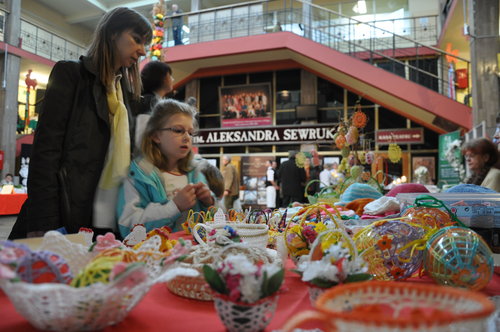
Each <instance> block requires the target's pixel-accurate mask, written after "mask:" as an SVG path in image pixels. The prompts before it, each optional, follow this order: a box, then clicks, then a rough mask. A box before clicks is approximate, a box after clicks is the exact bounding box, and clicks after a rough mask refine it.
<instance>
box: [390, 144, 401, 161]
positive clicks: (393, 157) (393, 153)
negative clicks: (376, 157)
mask: <svg viewBox="0 0 500 332" xmlns="http://www.w3.org/2000/svg"><path fill="white" fill-rule="evenodd" d="M387 154H388V155H389V160H390V161H391V162H393V163H398V162H399V161H400V160H401V154H402V152H401V148H400V147H399V145H397V144H395V143H391V144H389V150H388V151H387Z"/></svg>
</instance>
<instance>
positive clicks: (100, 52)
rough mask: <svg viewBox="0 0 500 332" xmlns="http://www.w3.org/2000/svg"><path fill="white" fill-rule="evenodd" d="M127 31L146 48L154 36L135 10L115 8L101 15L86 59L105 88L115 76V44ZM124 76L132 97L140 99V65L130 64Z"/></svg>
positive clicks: (144, 19)
mask: <svg viewBox="0 0 500 332" xmlns="http://www.w3.org/2000/svg"><path fill="white" fill-rule="evenodd" d="M127 30H132V31H133V32H134V33H136V34H138V35H139V36H142V37H143V38H144V40H145V42H146V44H148V43H150V42H151V38H152V34H153V32H152V27H151V23H150V22H149V21H148V20H147V19H146V18H145V17H144V16H142V15H141V14H139V13H138V12H136V11H135V10H133V9H129V8H125V7H119V8H115V9H113V10H111V11H109V12H107V13H106V14H104V16H103V17H102V18H101V20H100V21H99V23H98V24H97V27H96V29H95V31H94V37H93V39H92V42H91V43H90V46H89V49H88V52H87V56H88V57H90V58H91V59H92V61H93V62H94V63H95V65H96V68H97V73H98V75H99V77H98V78H99V80H100V81H101V82H102V84H103V85H104V86H105V87H106V88H107V87H108V86H111V84H112V83H113V80H114V78H115V75H116V72H115V64H116V61H117V59H118V57H119V54H118V52H117V50H116V45H115V40H116V38H117V37H118V36H119V35H120V34H121V33H122V32H124V31H127ZM125 74H126V75H127V78H128V80H129V82H130V86H131V87H132V93H133V95H134V97H135V98H136V99H139V98H140V95H141V76H140V73H139V64H138V63H137V62H136V63H135V64H133V65H132V66H131V67H130V68H128V69H126V72H125Z"/></svg>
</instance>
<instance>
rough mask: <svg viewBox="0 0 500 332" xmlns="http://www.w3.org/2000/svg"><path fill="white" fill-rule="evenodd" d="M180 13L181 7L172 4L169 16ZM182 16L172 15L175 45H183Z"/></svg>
mask: <svg viewBox="0 0 500 332" xmlns="http://www.w3.org/2000/svg"><path fill="white" fill-rule="evenodd" d="M181 13H182V9H180V8H179V6H178V5H177V4H175V3H174V4H172V11H171V12H170V16H174V15H179V14H181ZM182 26H183V22H182V16H174V17H172V34H173V36H174V44H175V45H183V43H182Z"/></svg>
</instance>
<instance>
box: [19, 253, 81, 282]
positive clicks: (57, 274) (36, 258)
mask: <svg viewBox="0 0 500 332" xmlns="http://www.w3.org/2000/svg"><path fill="white" fill-rule="evenodd" d="M16 273H17V275H18V276H19V278H21V280H23V281H25V282H29V283H34V284H40V283H47V282H53V283H63V284H69V283H70V282H71V280H72V279H73V274H72V273H71V270H70V269H69V265H68V263H67V262H66V260H65V259H64V258H63V257H61V256H60V255H58V254H56V253H53V252H50V251H45V250H42V251H34V252H30V253H27V254H26V255H25V256H24V257H23V258H22V259H21V261H20V262H19V265H18V266H17V269H16Z"/></svg>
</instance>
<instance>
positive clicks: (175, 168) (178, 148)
mask: <svg viewBox="0 0 500 332" xmlns="http://www.w3.org/2000/svg"><path fill="white" fill-rule="evenodd" d="M195 114H196V111H195V109H194V108H192V107H191V106H189V105H188V104H185V103H182V102H179V101H176V100H173V99H165V100H161V101H159V102H158V104H156V106H155V107H154V109H153V113H152V114H151V118H150V119H149V121H148V123H147V125H146V130H145V131H144V135H143V138H142V145H141V151H142V154H143V155H142V157H140V158H138V159H136V160H134V161H133V162H132V164H131V165H130V171H129V175H128V178H127V180H126V181H125V182H124V183H123V186H122V188H121V190H120V195H119V198H118V205H117V215H118V228H119V230H120V233H121V235H122V236H123V237H125V236H127V235H128V234H129V233H130V231H131V230H132V228H133V226H134V225H136V224H143V225H144V226H145V227H146V231H150V230H152V229H154V228H157V227H161V226H165V225H166V226H168V227H170V228H171V229H172V230H173V231H178V230H180V229H181V227H180V225H181V224H182V223H183V222H184V221H185V220H186V215H187V211H188V210H189V209H194V210H195V211H201V210H206V209H207V208H208V207H209V206H211V205H213V204H214V202H215V200H214V197H213V196H212V193H211V192H210V190H209V189H208V187H207V185H206V183H207V181H206V179H205V176H203V174H202V173H201V172H200V170H199V169H198V168H197V167H195V166H196V165H195V163H194V162H193V160H192V159H193V153H192V151H191V148H192V138H193V135H194V133H195V130H196V120H195Z"/></svg>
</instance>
